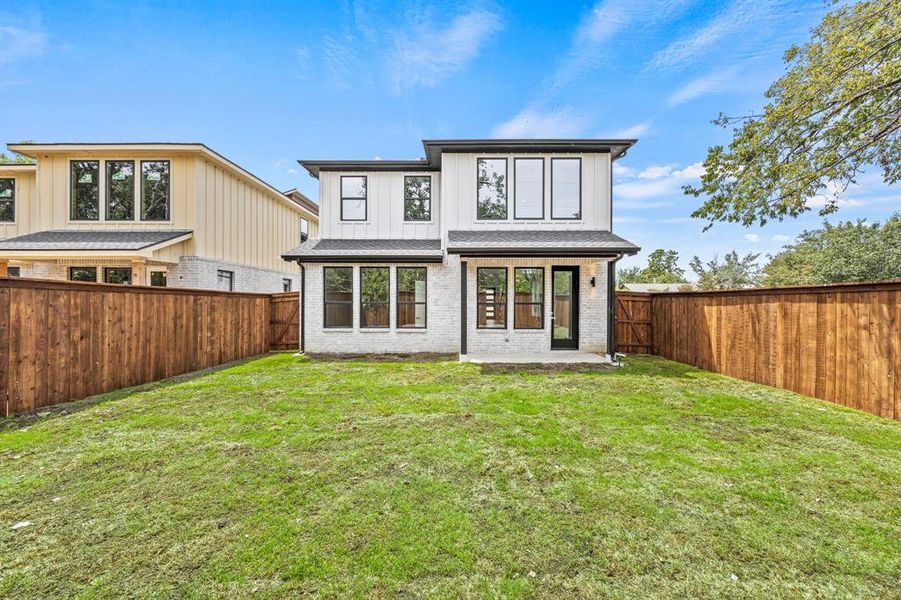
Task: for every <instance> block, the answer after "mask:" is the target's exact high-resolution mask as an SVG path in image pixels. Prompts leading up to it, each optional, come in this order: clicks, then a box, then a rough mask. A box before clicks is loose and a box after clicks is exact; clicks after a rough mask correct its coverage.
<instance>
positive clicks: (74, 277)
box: [69, 267, 97, 282]
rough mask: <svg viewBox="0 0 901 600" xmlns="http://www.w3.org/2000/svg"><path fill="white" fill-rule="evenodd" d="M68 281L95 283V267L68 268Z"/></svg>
mask: <svg viewBox="0 0 901 600" xmlns="http://www.w3.org/2000/svg"><path fill="white" fill-rule="evenodd" d="M69 281H95V282H96V281H97V267H69Z"/></svg>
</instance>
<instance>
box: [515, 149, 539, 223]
mask: <svg viewBox="0 0 901 600" xmlns="http://www.w3.org/2000/svg"><path fill="white" fill-rule="evenodd" d="M513 177H514V186H515V187H514V190H513V218H514V219H543V218H544V159H543V158H516V159H513Z"/></svg>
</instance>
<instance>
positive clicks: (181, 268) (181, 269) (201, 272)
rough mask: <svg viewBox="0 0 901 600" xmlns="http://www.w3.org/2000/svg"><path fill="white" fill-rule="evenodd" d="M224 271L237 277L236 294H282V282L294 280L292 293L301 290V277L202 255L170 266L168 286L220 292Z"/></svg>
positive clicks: (188, 257) (235, 281)
mask: <svg viewBox="0 0 901 600" xmlns="http://www.w3.org/2000/svg"><path fill="white" fill-rule="evenodd" d="M285 264H286V265H287V264H288V263H285ZM220 269H221V270H225V271H231V272H233V273H234V274H235V278H234V285H235V287H234V291H236V292H261V293H271V292H281V291H282V279H290V280H291V281H292V285H291V289H292V291H297V290H299V289H300V275H299V274H297V273H283V272H281V271H270V270H269V269H258V268H254V267H248V266H245V265H238V264H235V263H229V262H223V261H218V260H210V259H207V258H201V257H199V256H182V257H181V261H179V263H178V264H177V265H175V266H174V267H169V275H168V281H167V283H168V285H169V286H170V287H181V288H201V289H219V280H218V274H217V271H219V270H220Z"/></svg>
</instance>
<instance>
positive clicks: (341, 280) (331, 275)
mask: <svg viewBox="0 0 901 600" xmlns="http://www.w3.org/2000/svg"><path fill="white" fill-rule="evenodd" d="M322 274H323V289H324V294H323V297H324V299H325V301H324V303H323V304H324V309H325V314H324V316H323V324H324V326H325V327H353V268H352V267H325V268H324V269H323V270H322Z"/></svg>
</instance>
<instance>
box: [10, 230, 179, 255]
mask: <svg viewBox="0 0 901 600" xmlns="http://www.w3.org/2000/svg"><path fill="white" fill-rule="evenodd" d="M192 234H193V232H192V231H191V230H190V229H172V230H150V229H147V230H138V231H96V230H77V231H72V230H70V231H59V230H51V231H39V232H37V233H29V234H27V235H20V236H19V237H14V238H9V239H6V240H2V241H0V252H2V253H5V252H8V251H70V250H90V251H101V252H102V251H118V250H125V251H132V252H135V251H138V250H148V249H151V248H154V247H156V246H160V245H169V243H176V242H179V241H183V240H185V239H188V238H190V237H191V235H192Z"/></svg>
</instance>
